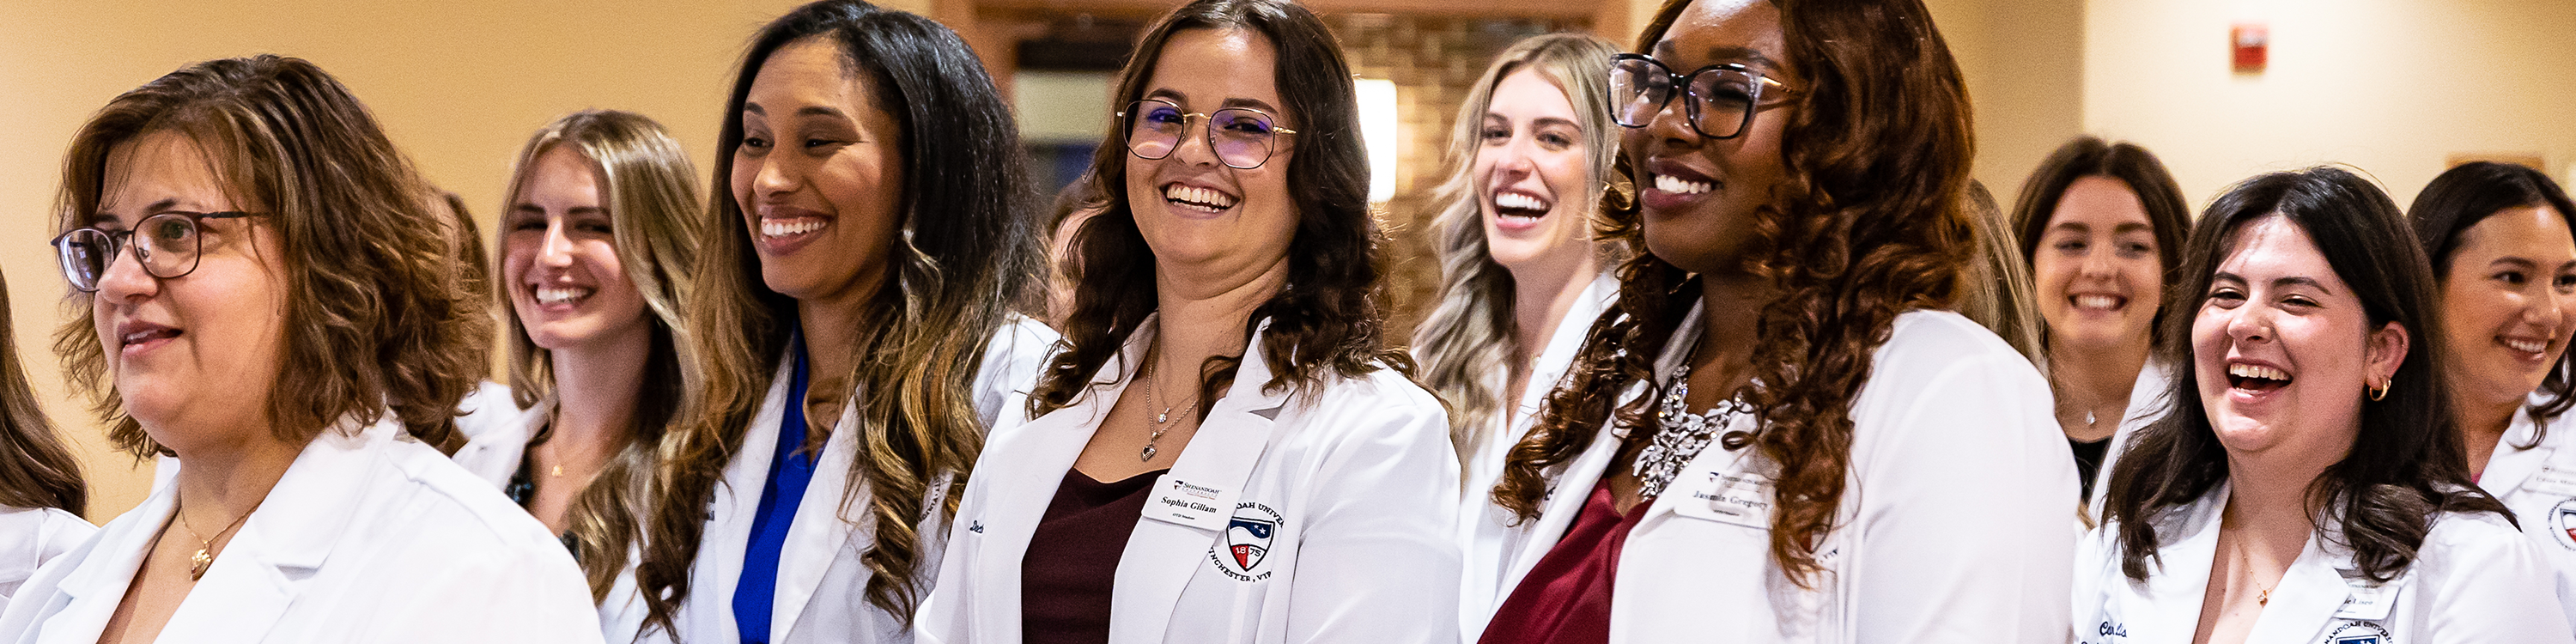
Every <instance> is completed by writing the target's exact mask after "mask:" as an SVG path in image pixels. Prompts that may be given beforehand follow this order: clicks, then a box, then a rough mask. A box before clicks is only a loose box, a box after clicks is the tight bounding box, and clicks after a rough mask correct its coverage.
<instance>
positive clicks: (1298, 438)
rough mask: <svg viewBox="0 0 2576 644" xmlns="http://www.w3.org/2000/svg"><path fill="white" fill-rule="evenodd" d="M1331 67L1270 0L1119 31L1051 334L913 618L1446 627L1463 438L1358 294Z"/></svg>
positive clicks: (1353, 222)
mask: <svg viewBox="0 0 2576 644" xmlns="http://www.w3.org/2000/svg"><path fill="white" fill-rule="evenodd" d="M1353 94H1354V93H1353V89H1352V85H1351V77H1350V69H1349V66H1348V64H1347V63H1346V62H1345V61H1344V59H1343V57H1342V54H1341V51H1340V48H1339V47H1338V45H1337V44H1336V43H1335V42H1334V40H1333V37H1332V34H1331V33H1330V32H1328V31H1326V30H1325V27H1324V25H1323V22H1322V21H1321V20H1319V19H1318V18H1316V16H1315V15H1314V14H1313V13H1311V12H1309V11H1307V10H1306V8H1304V7H1302V6H1299V5H1296V4H1294V3H1290V2H1286V1H1284V0H1200V1H1198V2H1193V3H1190V4H1187V5H1184V6H1182V7H1180V8H1177V9H1174V10H1173V11H1172V12H1171V13H1169V14H1165V15H1164V16H1163V17H1162V18H1161V19H1159V20H1157V21H1156V22H1155V23H1154V25H1153V26H1152V27H1151V28H1149V29H1148V30H1147V32H1146V35H1145V36H1144V37H1143V39H1142V40H1140V41H1139V44H1138V45H1137V48H1136V51H1135V53H1134V55H1133V56H1131V57H1130V58H1129V59H1128V64H1127V68H1126V70H1125V71H1124V72H1123V73H1122V74H1121V75H1120V81H1119V84H1118V91H1117V94H1115V96H1116V97H1117V103H1118V104H1119V105H1121V106H1122V107H1121V108H1120V109H1118V110H1117V111H1116V112H1115V113H1114V114H1112V115H1108V116H1111V117H1112V118H1110V119H1108V123H1109V125H1110V128H1109V129H1110V131H1109V133H1108V140H1107V141H1105V142H1104V145H1102V146H1101V147H1100V151H1099V153H1098V156H1096V157H1094V159H1093V164H1092V167H1091V175H1090V176H1091V177H1093V180H1094V181H1096V184H1095V186H1094V187H1095V190H1094V191H1093V193H1094V194H1096V195H1097V196H1098V199H1097V201H1095V202H1094V205H1096V209H1097V210H1098V211H1099V214H1097V215H1094V216H1091V217H1090V218H1088V219H1085V220H1083V221H1082V223H1081V230H1080V231H1079V232H1077V233H1075V237H1074V240H1073V248H1075V249H1077V250H1076V252H1078V253H1079V258H1078V261H1077V262H1072V263H1070V264H1069V265H1070V267H1071V268H1073V269H1074V272H1075V275H1074V282H1075V285H1076V286H1075V290H1074V294H1073V312H1072V314H1071V315H1070V316H1068V317H1067V318H1066V320H1065V329H1066V339H1065V344H1066V347H1065V350H1064V351H1063V352H1061V353H1058V354H1057V355H1056V356H1055V358H1054V360H1053V361H1052V362H1051V363H1050V364H1049V365H1048V369H1047V371H1046V373H1045V377H1044V379H1042V380H1041V381H1040V382H1039V383H1038V387H1037V390H1036V391H1035V392H1034V393H1032V394H1031V396H1030V397H1031V401H1030V411H1031V412H1032V415H1034V416H1036V418H1035V419H1034V420H1031V421H1029V422H1028V423H1025V424H1013V425H1006V426H1004V427H1002V428H1000V429H997V430H995V432H994V436H993V440H992V443H991V444H990V445H989V446H988V447H987V448H986V450H985V451H984V455H983V457H982V458H980V459H978V460H977V465H976V469H977V470H978V471H979V472H981V474H979V475H978V476H976V477H975V479H974V480H973V482H972V483H970V484H969V485H968V486H967V488H966V493H965V495H964V498H963V500H962V501H961V503H962V505H960V506H959V508H958V518H959V523H960V524H961V527H960V529H959V530H958V531H957V532H955V533H953V536H952V538H951V543H950V544H949V550H948V554H947V559H946V562H945V563H944V564H943V566H942V568H941V570H940V578H939V580H940V581H939V587H938V590H936V591H935V592H933V594H932V595H931V599H930V600H929V603H928V604H927V605H925V606H924V607H923V609H922V613H921V615H922V624H921V628H922V631H921V635H922V638H923V639H924V640H926V641H933V642H994V643H1002V642H1029V643H1032V644H1035V643H1066V644H1070V643H1076V642H1087V643H1095V644H1096V643H1102V642H1121V643H1129V642H1192V643H1195V642H1220V641H1223V642H1255V643H1278V642H1347V641H1389V642H1446V641H1449V640H1452V639H1455V630H1456V621H1455V619H1454V616H1455V615H1456V613H1455V610H1456V608H1457V603H1456V600H1457V595H1456V592H1457V583H1458V576H1457V575H1458V554H1457V548H1456V546H1455V545H1453V544H1452V543H1451V540H1450V539H1449V532H1450V526H1451V523H1450V522H1451V520H1452V518H1453V517H1454V516H1455V515H1454V512H1455V511H1456V506H1457V491H1458V488H1457V485H1458V482H1457V481H1458V470H1457V459H1456V458H1455V456H1453V452H1452V451H1451V450H1450V448H1449V442H1448V433H1447V431H1446V427H1445V425H1446V421H1447V416H1446V414H1444V413H1442V407H1441V405H1440V402H1439V401H1438V400H1436V399H1434V398H1432V397H1431V395H1430V394H1429V393H1427V392H1425V391H1423V390H1422V388H1421V387H1418V386H1416V385H1414V384H1413V383H1412V382H1411V381H1410V380H1409V379H1407V378H1406V377H1405V374H1404V370H1405V369H1407V368H1409V367H1410V366H1411V365H1410V361H1409V360H1407V359H1406V358H1405V356H1404V354H1402V353H1401V352H1397V351H1391V350H1388V349H1387V348H1386V347H1385V339H1384V337H1383V326H1382V324H1381V320H1380V318H1379V314H1380V312H1379V308H1378V306H1379V302H1380V301H1381V293H1380V289H1381V288H1382V285H1381V283H1380V281H1381V278H1382V276H1383V272H1382V271H1381V268H1380V265H1379V262H1380V259H1381V255H1380V253H1379V251H1378V247H1377V244H1378V230H1377V227H1376V221H1375V220H1374V219H1373V218H1372V217H1371V216H1370V214H1369V212H1368V204H1367V196H1368V181H1367V175H1368V173H1367V163H1366V161H1365V158H1366V157H1365V156H1364V155H1363V152H1362V149H1361V143H1360V137H1359V128H1358V108H1357V104H1356V101H1355V98H1354V95H1353Z"/></svg>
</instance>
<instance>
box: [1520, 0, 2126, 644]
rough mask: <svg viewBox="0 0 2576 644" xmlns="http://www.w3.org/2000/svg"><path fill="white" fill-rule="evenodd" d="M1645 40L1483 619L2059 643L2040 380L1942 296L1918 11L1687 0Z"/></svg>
mask: <svg viewBox="0 0 2576 644" xmlns="http://www.w3.org/2000/svg"><path fill="white" fill-rule="evenodd" d="M1637 44H1638V48H1639V49H1640V50H1641V51H1643V52H1645V53H1638V54H1621V55H1619V56H1618V57H1617V58H1616V59H1614V60H1613V63H1612V71H1611V75H1610V96H1609V97H1608V100H1609V103H1610V105H1611V106H1612V110H1613V111H1612V114H1613V116H1614V117H1615V118H1616V119H1617V121H1618V123H1619V124H1620V125H1622V126H1624V127H1626V128H1627V129H1626V130H1625V136H1624V139H1623V140H1622V142H1621V145H1620V148H1621V150H1622V152H1623V154H1622V159H1623V161H1624V163H1625V166H1624V168H1625V171H1626V172H1628V173H1629V176H1630V178H1631V179H1632V180H1633V181H1635V182H1636V185H1638V186H1639V188H1640V195H1639V198H1638V207H1637V208H1636V209H1633V210H1619V211H1610V212H1607V213H1605V215H1606V216H1607V217H1608V218H1609V219H1610V222H1609V223H1610V225H1611V226H1612V234H1613V235H1614V236H1615V237H1619V238H1625V239H1632V240H1637V241H1638V242H1639V243H1641V245H1642V248H1643V249H1644V251H1645V253H1644V254H1642V255H1640V256H1639V257H1638V258H1637V259H1635V260H1633V261H1631V262H1628V263H1627V264H1626V265H1625V266H1623V267H1622V268H1621V269H1620V282H1621V283H1620V288H1619V300H1618V303H1617V304H1615V305H1613V306H1612V307H1611V310H1610V311H1609V312H1608V313H1605V314H1603V315H1602V317H1601V318H1600V320H1598V321H1596V322H1595V323H1594V324H1593V327H1592V330H1591V331H1590V332H1589V334H1588V335H1587V336H1586V338H1585V341H1584V346H1583V348H1582V350H1581V352H1580V353H1578V354H1577V355H1576V357H1575V362H1574V366H1573V367H1572V369H1570V374H1571V375H1570V376H1569V377H1568V379H1567V380H1566V382H1565V383H1564V384H1562V385H1559V387H1558V388H1557V390H1556V391H1555V392H1554V393H1552V394H1550V396H1549V400H1548V403H1547V406H1546V411H1544V412H1542V416H1541V419H1540V421H1539V424H1538V426H1537V427H1536V428H1534V429H1532V430H1531V431H1530V434H1529V436H1528V437H1527V438H1524V439H1522V440H1521V442H1520V443H1519V444H1518V445H1515V446H1513V448H1512V449H1511V452H1510V453H1509V456H1508V460H1507V461H1506V463H1505V465H1504V470H1503V477H1502V480H1501V481H1500V483H1499V484H1498V485H1496V486H1495V488H1494V489H1493V491H1492V493H1491V497H1490V498H1491V502H1493V503H1495V504H1496V505H1498V506H1500V507H1499V508H1496V509H1493V510H1491V511H1494V512H1499V513H1504V514H1506V515H1508V518H1509V519H1510V522H1509V523H1506V524H1498V526H1497V527H1496V528H1495V529H1499V530H1507V531H1508V532H1506V533H1505V534H1503V535H1500V537H1499V538H1501V539H1503V540H1505V543H1506V544H1508V545H1509V548H1508V549H1507V550H1506V552H1510V553H1512V554H1511V556H1510V557H1511V558H1510V560H1509V564H1508V565H1507V567H1506V568H1505V569H1504V574H1503V577H1502V583H1501V585H1500V586H1499V590H1498V593H1499V594H1498V596H1497V597H1495V598H1492V599H1491V600H1489V601H1493V602H1495V603H1496V604H1497V608H1496V609H1495V610H1494V617H1493V619H1492V621H1491V622H1489V623H1488V624H1486V625H1485V626H1484V629H1483V632H1482V634H1481V635H1480V636H1478V637H1477V638H1476V640H1475V641H1480V642H1488V643H1534V642H1640V643H1643V642H1676V641H1713V642H1913V643H1925V642H1931V643H1949V642H1958V643H1969V642H1974V643H1978V644H1994V643H1998V642H2063V641H2065V639H2066V634H2067V633H2066V623H2065V615H2066V596H2067V595H2066V591H2067V583H2068V571H2067V570H2066V569H2064V568H2063V566H2065V565H2066V564H2067V563H2068V561H2069V559H2070V557H2071V556H2072V554H2073V549H2074V541H2075V538H2076V536H2077V535H2076V523H2075V522H2074V521H2071V520H2069V519H2070V518H2072V516H2073V511H2072V510H2073V509H2072V508H2069V507H2067V504H2066V501H2067V500H2068V499H2072V498H2075V494H2076V492H2075V487H2076V485H2075V471H2074V470H2075V467H2074V463H2072V462H2071V461H2070V460H2069V459H2067V458H2066V451H2065V449H2066V448H2065V447H2064V443H2063V442H2062V441H2061V440H2060V439H2059V438H2058V434H2057V432H2056V431H2055V426H2056V425H2055V423H2052V422H2050V420H2049V418H2050V416H2049V395H2048V385H2047V383H2046V381H2045V380H2044V379H2042V378H2041V376H2040V374H2039V372H2038V370H2037V369H2036V368H2034V367H2033V366H2032V365H2031V362H2030V361H2029V360H2028V359H2025V358H2024V357H2023V356H2022V354H2020V353H2019V352H2017V351H2015V350H2014V349H2013V347H2012V346H2011V345H2009V344H2007V343H2005V342H2004V340H2003V339H2001V338H1998V337H1996V336H1995V334H1994V333H1992V332H1990V331H1988V330H1986V329H1985V328H1984V327H1982V326H1979V325H1978V324H1977V323H1976V322H1973V321H1971V320H1969V319H1968V318H1966V317H1962V316H1961V315H1959V314H1958V313H1954V312H1951V311H1949V310H1945V309H1947V308H1949V307H1952V306H1955V305H1956V303H1957V302H1958V301H1959V298H1961V297H1962V294H1961V293H1959V292H1958V289H1959V286H1960V284H1961V283H1962V282H1963V280H1962V279H1961V276H1962V274H1963V271H1964V270H1966V267H1967V265H1968V262H1970V261H1971V257H1972V255H1973V253H1974V252H1975V251H1974V247H1975V246H1974V245H1975V244H1976V240H1975V239H1974V238H1972V236H1971V235H1972V232H1971V231H1972V225H1971V222H1970V221H1969V220H1968V215H1967V214H1966V213H1965V212H1963V210H1962V208H1963V204H1965V203H1966V199H1965V197H1966V193H1965V191H1966V189H1967V187H1968V182H1969V180H1968V162H1969V156H1970V155H1969V137H1970V134H1969V123H1968V103H1967V97H1966V90H1965V89H1964V86H1963V82H1962V81H1961V79H1960V75H1959V68H1958V66H1957V65H1956V64H1955V63H1954V61H1953V60H1952V59H1951V57H1950V53H1949V49H1948V46H1947V45H1945V44H1944V43H1943V41H1942V38H1941V34H1940V33H1939V32H1938V31H1937V30H1935V29H1934V27H1933V25H1932V18H1931V15H1930V13H1929V12H1928V11H1926V10H1925V8H1924V7H1923V5H1922V4H1921V3H1920V2H1916V1H1915V0H1872V1H1862V2H1850V1H1837V2H1821V1H1813V0H1779V1H1778V2H1766V1H1763V0H1683V1H1677V2H1672V3H1668V4H1666V5H1665V6H1664V7H1663V9H1661V10H1660V11H1658V12H1657V13H1656V15H1655V18H1654V20H1653V21H1651V22H1650V23H1649V24H1648V25H1647V27H1646V29H1645V31H1644V33H1643V34H1642V35H1641V36H1640V37H1639V38H1638V41H1637ZM1503 526H1508V527H1503Z"/></svg>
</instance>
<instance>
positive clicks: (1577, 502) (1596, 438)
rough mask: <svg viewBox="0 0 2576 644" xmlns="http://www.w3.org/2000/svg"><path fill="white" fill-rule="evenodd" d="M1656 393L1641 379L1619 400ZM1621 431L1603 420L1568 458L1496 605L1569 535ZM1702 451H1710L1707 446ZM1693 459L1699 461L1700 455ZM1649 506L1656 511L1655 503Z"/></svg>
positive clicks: (1669, 344)
mask: <svg viewBox="0 0 2576 644" xmlns="http://www.w3.org/2000/svg"><path fill="white" fill-rule="evenodd" d="M1704 306H1706V304H1705V303H1702V304H1693V305H1691V310H1690V313H1689V314H1688V315H1686V316H1684V317H1683V318H1682V323H1681V325H1679V326H1676V327H1673V328H1674V329H1675V331H1674V332H1673V337H1672V338H1671V339H1670V340H1668V341H1666V342H1665V343H1664V353H1663V355H1662V356H1659V357H1657V358H1656V359H1655V377H1656V378H1657V379H1658V381H1660V380H1661V379H1662V378H1663V377H1664V375H1665V374H1670V373H1672V372H1673V370H1674V369H1679V368H1681V364H1682V361H1683V360H1685V359H1688V358H1689V357H1690V349H1691V346H1690V345H1691V343H1690V342H1687V341H1685V338H1689V337H1691V336H1692V334H1694V333H1698V329H1699V324H1700V317H1701V315H1702V313H1703V311H1702V310H1701V308H1702V307H1704ZM1652 395H1655V384H1654V383H1637V384H1635V385H1632V386H1630V387H1629V388H1628V391H1627V392H1626V393H1623V394H1621V395H1620V397H1619V401H1620V404H1621V406H1622V407H1625V406H1626V405H1627V404H1629V403H1631V402H1633V401H1634V399H1635V398H1636V397H1638V396H1652ZM1648 404H1652V403H1648ZM1622 431H1623V430H1622V429H1621V428H1620V427H1619V424H1618V419H1616V418H1611V419H1605V420H1603V421H1602V422H1601V430H1600V431H1599V432H1595V433H1594V434H1593V435H1592V444H1591V445H1589V446H1586V447H1584V448H1583V454H1582V455H1581V456H1576V457H1574V462H1572V463H1568V464H1566V468H1565V471H1564V472H1563V473H1561V474H1558V475H1557V477H1556V487H1554V488H1551V489H1550V490H1549V492H1548V496H1547V498H1546V499H1545V500H1542V501H1541V502H1540V503H1539V515H1538V522H1537V524H1536V525H1533V526H1531V527H1530V532H1529V536H1527V537H1526V538H1523V539H1521V540H1520V544H1521V547H1520V552H1519V553H1517V554H1515V555H1513V557H1512V565H1511V567H1510V568H1509V569H1507V570H1506V571H1505V572H1504V574H1503V583H1502V584H1501V585H1500V586H1498V587H1497V588H1496V590H1495V597H1494V602H1495V603H1496V604H1497V605H1499V604H1500V603H1501V602H1502V601H1503V600H1504V598H1507V597H1510V596H1511V593H1512V590H1513V589H1514V588H1516V587H1518V586H1520V583H1521V577H1522V576H1524V575H1528V574H1529V571H1530V569H1531V568H1535V567H1537V566H1538V562H1539V560H1540V559H1542V558H1545V557H1546V556H1547V551H1548V550H1551V549H1554V548H1555V547H1556V541H1557V539H1559V538H1562V537H1564V536H1565V530H1566V528H1567V527H1568V526H1571V525H1573V524H1574V519H1575V517H1576V516H1578V515H1581V514H1583V504H1584V503H1585V502H1587V501H1589V500H1590V498H1591V496H1592V487H1593V486H1595V485H1599V484H1600V483H1601V477H1603V476H1606V475H1608V474H1609V472H1608V469H1609V467H1610V461H1611V460H1612V459H1613V458H1616V457H1617V456H1618V455H1619V445H1620V442H1621V436H1620V434H1621V432H1622ZM1624 431H1653V428H1651V427H1647V428H1628V429H1626V430H1624ZM1717 451H1721V452H1723V451H1725V450H1722V449H1721V450H1717ZM1701 455H1702V456H1706V452H1705V451H1703V452H1702V453H1701ZM1693 460H1694V463H1693V465H1694V466H1696V465H1697V464H1698V463H1697V461H1698V459H1693ZM1656 504H1657V505H1664V506H1665V507H1666V508H1667V509H1669V507H1670V506H1669V505H1666V504H1664V503H1663V501H1662V500H1661V499H1658V500H1657V501H1656ZM1646 510H1647V511H1654V509H1653V507H1651V506H1650V507H1648V508H1646Z"/></svg>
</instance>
